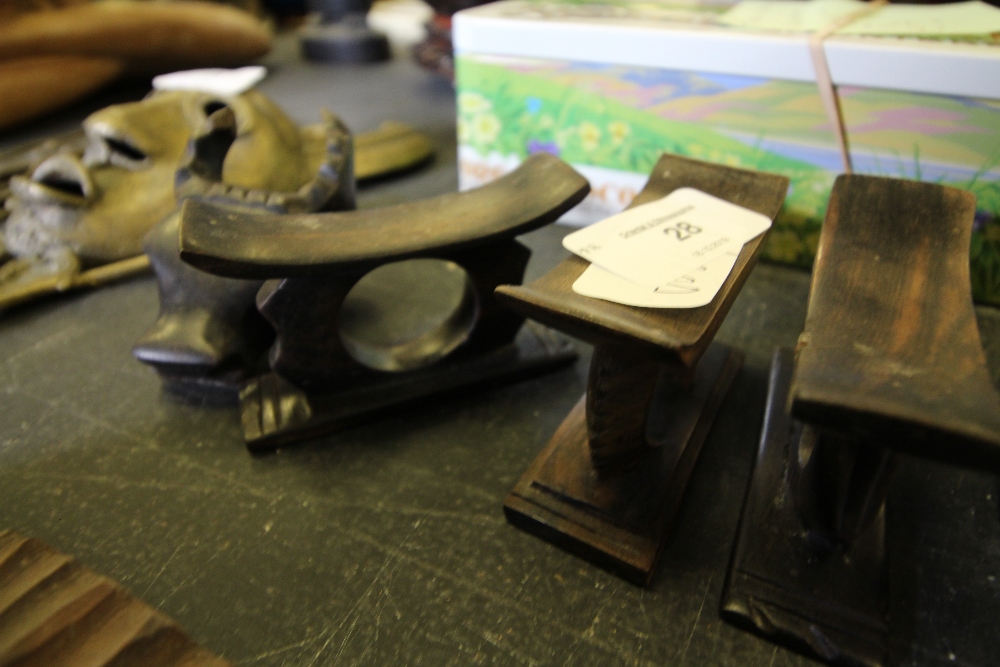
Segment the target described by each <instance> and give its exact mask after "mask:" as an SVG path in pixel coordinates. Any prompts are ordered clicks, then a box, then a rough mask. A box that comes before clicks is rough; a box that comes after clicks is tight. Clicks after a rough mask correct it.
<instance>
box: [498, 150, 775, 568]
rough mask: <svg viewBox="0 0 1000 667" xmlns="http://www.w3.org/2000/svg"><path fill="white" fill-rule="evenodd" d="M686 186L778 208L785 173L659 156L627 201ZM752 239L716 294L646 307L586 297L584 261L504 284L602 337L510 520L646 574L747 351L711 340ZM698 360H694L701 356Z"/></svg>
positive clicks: (566, 324)
mask: <svg viewBox="0 0 1000 667" xmlns="http://www.w3.org/2000/svg"><path fill="white" fill-rule="evenodd" d="M681 187H692V188H697V189H699V190H702V191H704V192H707V193H708V194H711V195H714V196H716V197H720V198H722V199H725V200H727V201H730V202H732V203H734V204H738V205H740V206H744V207H746V208H749V209H751V210H754V211H757V212H759V213H762V214H764V215H767V216H769V217H771V218H773V217H774V216H775V215H777V213H778V210H779V209H780V208H781V204H782V202H783V201H784V197H785V192H786V190H787V188H788V180H787V179H786V178H784V177H781V176H775V175H771V174H763V173H759V172H751V171H744V170H742V169H733V168H729V167H722V166H718V165H713V164H709V163H705V162H699V161H696V160H689V159H686V158H681V157H677V156H671V155H664V156H663V157H662V158H660V161H659V162H658V163H657V164H656V167H655V168H654V170H653V173H652V174H651V175H650V179H649V182H648V183H647V184H646V187H645V188H644V189H643V191H642V192H641V193H639V195H638V196H637V197H636V199H635V201H634V202H633V203H632V205H633V206H636V205H639V204H643V203H646V202H650V201H653V200H655V199H659V198H661V197H664V196H666V195H668V194H669V193H671V192H673V191H674V190H676V189H677V188H681ZM763 238H764V237H763V236H761V237H758V238H756V239H754V240H752V241H750V242H749V243H747V244H746V245H745V246H744V248H743V251H742V252H741V253H740V255H739V258H738V259H737V260H736V265H735V266H734V267H733V271H732V273H731V274H730V276H729V278H728V279H727V280H726V282H725V283H724V284H723V286H722V289H720V290H719V293H718V294H717V295H716V297H715V298H714V299H713V300H712V302H711V303H710V304H708V305H706V306H703V307H701V308H693V309H648V308H636V307H632V306H624V305H620V304H616V303H611V302H608V301H602V300H599V299H592V298H589V297H585V296H581V295H579V294H577V293H575V292H574V291H573V290H572V285H573V283H574V282H575V281H576V279H577V278H578V277H579V276H580V274H581V273H583V271H584V270H585V269H586V268H587V266H588V265H589V264H588V262H586V261H585V260H583V259H580V258H578V257H575V256H574V257H570V258H568V259H566V260H564V261H563V262H562V263H560V264H559V265H558V266H557V267H556V268H555V269H553V270H552V271H550V272H549V273H547V274H546V275H544V276H542V277H541V278H539V279H538V280H536V281H534V282H533V283H531V284H529V285H525V286H523V287H521V286H512V285H505V286H502V287H500V288H498V289H497V297H498V298H499V299H500V300H501V302H503V303H505V304H507V305H509V306H510V307H511V308H513V309H515V310H517V311H519V312H521V313H523V314H524V315H527V316H528V317H531V318H533V319H536V320H538V321H539V322H542V323H543V324H546V325H548V326H551V327H554V328H556V329H559V330H561V331H565V332H566V333H568V334H570V335H572V336H576V337H578V338H582V339H583V340H586V341H588V342H590V343H592V344H593V345H594V356H593V360H592V362H591V366H590V378H589V380H588V384H587V394H586V396H585V397H584V399H582V400H581V401H580V404H579V405H577V407H576V408H574V410H573V411H572V412H571V413H570V414H569V416H568V417H567V418H566V420H565V421H564V422H563V424H562V426H560V427H559V430H557V431H556V433H555V435H554V436H553V437H552V440H550V441H549V444H548V445H546V447H545V449H543V450H542V453H541V454H539V456H538V458H537V459H535V462H534V463H533V464H532V466H531V467H530V468H529V469H528V470H527V472H526V473H525V474H524V476H523V477H522V478H521V481H520V482H518V484H517V486H516V487H514V490H513V491H512V492H511V494H510V495H509V496H508V497H507V500H506V502H505V504H504V511H505V513H506V515H507V518H508V520H509V521H510V522H511V523H513V524H514V525H516V526H518V527H520V528H523V529H524V530H527V531H529V532H532V533H534V534H536V535H539V536H540V537H542V538H544V539H547V540H549V541H551V542H553V543H555V544H557V545H558V546H560V547H562V548H564V549H567V550H569V551H571V552H573V553H576V554H578V555H580V556H582V557H584V558H587V559H589V560H591V561H594V562H595V563H597V564H599V565H601V566H603V567H606V568H608V569H610V570H612V571H614V572H616V573H618V574H620V575H621V576H623V577H625V578H626V579H629V580H630V581H633V582H635V583H638V584H646V583H648V582H649V579H650V577H651V576H652V574H653V571H654V568H655V566H656V561H657V558H658V557H659V554H660V551H661V549H662V546H663V544H664V541H665V539H666V536H667V532H668V530H669V528H670V524H671V521H672V520H673V516H674V514H675V512H676V509H677V506H678V504H679V502H680V499H681V496H682V493H683V490H684V487H685V485H686V483H687V479H688V477H689V476H690V474H691V470H692V469H693V467H694V463H695V461H696V460H697V458H698V453H699V452H700V449H701V445H702V443H703V441H704V439H705V437H706V436H707V434H708V431H709V429H710V427H711V424H712V421H713V419H714V417H715V414H716V412H717V410H718V408H719V406H720V405H721V402H722V399H723V397H724V396H725V393H726V391H727V389H728V387H729V384H730V382H731V381H732V379H733V378H734V377H735V375H736V373H737V371H738V370H739V367H740V364H741V363H742V355H741V354H740V353H739V352H737V351H735V350H730V349H728V348H726V347H724V346H722V345H718V344H715V345H713V344H712V338H713V337H714V336H715V332H716V331H717V330H718V328H719V326H720V325H721V324H722V320H723V319H724V318H725V316H726V313H727V312H728V311H729V308H730V306H731V305H732V303H733V300H734V299H735V298H736V296H737V294H739V291H740V288H741V287H742V286H743V283H744V282H745V281H746V279H747V277H748V276H749V274H750V270H751V269H752V268H753V266H754V263H755V262H756V259H757V255H758V253H759V251H760V248H761V244H762V243H763ZM699 362H700V363H699Z"/></svg>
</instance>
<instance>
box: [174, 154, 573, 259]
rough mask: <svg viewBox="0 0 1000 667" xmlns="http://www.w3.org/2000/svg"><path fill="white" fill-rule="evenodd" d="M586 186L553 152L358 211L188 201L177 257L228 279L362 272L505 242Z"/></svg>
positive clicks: (556, 213)
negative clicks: (269, 209)
mask: <svg viewBox="0 0 1000 667" xmlns="http://www.w3.org/2000/svg"><path fill="white" fill-rule="evenodd" d="M589 191H590V185H589V184H588V183H587V180H586V179H585V178H583V177H582V176H580V175H579V174H578V173H577V172H576V171H574V170H573V168H572V167H570V166H569V165H568V164H566V163H565V162H563V161H562V160H559V159H558V158H556V157H553V156H551V155H547V154H542V155H535V156H532V157H531V158H529V159H528V160H526V161H525V162H524V163H523V164H522V165H521V166H520V167H518V168H517V169H516V170H515V171H513V172H511V173H510V174H508V175H506V176H504V177H503V178H501V179H499V180H497V181H494V182H493V183H490V184H489V185H485V186H483V187H481V188H477V189H475V190H470V191H467V192H459V193H451V194H445V195H440V196H438V197H431V198H429V199H423V200H419V201H416V202H411V203H406V204H400V205H397V206H389V207H384V208H377V209H368V210H363V211H350V212H342V213H315V214H302V215H280V214H265V213H248V212H246V211H240V210H238V209H236V210H234V209H231V208H223V207H217V206H213V205H211V204H207V203H204V202H196V201H188V202H185V205H184V208H183V210H182V214H181V257H182V258H183V259H184V261H186V262H188V263H190V264H192V265H193V266H196V267H198V268H201V269H204V270H206V271H209V272H211V273H216V274H219V275H226V276H231V277H235V278H285V277H291V276H313V275H330V274H357V273H364V272H366V271H369V270H371V269H373V268H375V267H378V266H380V265H382V264H385V263H387V262H395V261H401V260H404V259H412V258H415V257H435V256H440V255H441V253H442V252H449V251H450V252H454V251H461V250H467V249H472V248H474V247H476V246H481V245H484V244H487V243H490V242H494V241H502V240H509V239H512V238H514V237H515V236H517V235H518V234H523V233H524V232H528V231H531V230H532V229H537V228H539V227H542V226H544V225H547V224H549V223H551V222H554V221H555V220H557V219H558V218H559V217H560V216H561V215H562V214H563V213H565V212H566V211H568V210H569V209H571V208H573V207H574V206H576V205H577V204H578V203H579V202H580V201H581V200H582V199H583V198H584V197H585V196H586V195H587V193H588V192H589Z"/></svg>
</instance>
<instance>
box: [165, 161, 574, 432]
mask: <svg viewBox="0 0 1000 667" xmlns="http://www.w3.org/2000/svg"><path fill="white" fill-rule="evenodd" d="M589 189H590V186H589V185H588V183H587V181H586V179H584V178H583V177H582V176H580V175H579V174H577V173H576V172H575V171H574V170H573V169H572V168H571V167H569V165H567V164H566V163H564V162H562V161H561V160H559V159H558V158H555V157H552V156H550V155H539V156H535V157H532V158H530V159H529V160H527V161H526V162H525V163H524V164H522V165H521V167H519V168H518V169H517V170H516V171H514V172H512V173H511V174H508V175H507V176H505V177H504V178H502V179H500V180H498V181H495V182H494V183H491V184H490V185H487V186H484V187H482V188H479V189H477V190H472V191H469V192H464V193H457V194H449V195H443V196H440V197H434V198H431V199H425V200H422V201H418V202H414V203H410V204H402V205H399V206H394V207H387V208H381V209H371V210H365V211H350V212H342V213H322V214H300V215H280V214H260V213H253V212H248V211H245V210H244V211H241V210H238V209H229V208H222V207H218V206H212V205H210V204H207V203H204V202H198V201H188V202H186V203H185V206H184V209H183V211H182V221H181V257H182V259H184V260H185V261H186V262H188V263H190V264H192V265H194V266H196V267H198V268H201V269H203V270H206V271H209V272H211V273H216V274H219V275H225V276H228V277H233V278H257V279H262V278H263V279H266V282H265V283H264V284H263V287H261V289H260V291H259V292H258V294H257V308H258V310H259V311H260V313H261V314H262V315H263V316H264V317H265V318H266V319H267V320H268V322H270V324H271V325H272V326H273V327H274V329H275V331H276V332H277V338H276V340H275V343H274V345H273V346H272V348H271V353H270V366H271V371H272V376H264V377H262V378H258V379H255V380H252V381H251V382H250V383H249V384H248V385H247V386H246V387H245V389H244V390H243V392H242V394H241V408H242V412H243V424H244V435H245V437H246V440H247V444H248V446H249V447H250V448H251V449H255V450H262V449H269V448H274V447H276V446H278V445H280V444H284V443H288V442H291V441H294V440H298V439H301V438H304V437H309V436H314V435H318V434H320V433H324V432H328V431H331V430H334V429H336V428H340V427H343V426H345V425H347V424H349V423H353V422H356V421H358V420H359V419H361V418H367V417H371V416H373V415H375V414H378V413H381V412H384V411H385V410H387V409H388V408H391V407H393V406H398V405H400V404H402V403H409V402H412V401H416V400H420V399H424V398H427V397H429V396H432V395H440V394H441V393H445V392H452V391H455V390H456V389H458V388H460V387H469V386H482V385H485V384H496V383H499V382H510V381H514V380H518V379H522V378H526V377H530V376H532V375H537V374H539V373H544V372H547V371H550V370H553V369H554V368H558V367H561V366H565V365H568V364H570V363H572V362H573V360H574V359H575V358H576V357H575V353H573V352H572V350H571V349H570V348H569V346H567V345H565V344H560V343H555V344H553V343H552V342H551V336H550V335H548V334H542V335H541V337H539V336H533V335H522V336H521V337H520V338H517V339H516V338H515V337H516V336H517V333H518V330H519V329H520V328H521V325H522V324H523V322H524V318H523V317H521V316H519V315H517V314H515V313H512V312H510V311H508V310H506V309H504V308H502V307H501V306H500V304H499V303H498V302H497V301H496V299H495V298H494V295H493V291H494V288H496V287H497V286H498V285H500V284H503V283H511V282H514V283H519V282H520V281H521V280H522V278H523V276H524V270H525V267H526V266H527V263H528V258H529V257H530V255H531V252H530V251H529V250H528V249H527V248H526V247H524V246H523V245H521V244H520V243H519V242H518V241H517V240H516V239H515V236H517V235H518V234H522V233H524V232H527V231H530V230H532V229H536V228H538V227H542V226H544V225H546V224H548V223H550V222H554V221H555V220H556V219H557V218H559V216H561V215H562V214H563V213H565V212H566V211H567V210H569V209H570V208H572V207H573V206H575V205H576V204H577V203H579V202H580V201H581V200H582V199H583V198H584V197H585V196H586V194H587V192H588V191H589ZM422 258H430V259H438V260H445V261H448V262H451V265H452V266H454V267H455V270H456V271H464V274H465V289H464V294H463V296H462V299H461V301H460V303H459V304H458V305H457V307H456V308H455V310H454V311H453V312H452V313H451V314H450V315H449V316H448V317H447V318H446V319H445V320H444V321H443V322H441V323H440V325H439V326H437V327H436V328H434V329H431V330H430V331H427V332H425V333H424V334H422V335H420V336H419V337H417V338H414V339H410V340H405V341H402V342H396V343H394V344H387V345H381V346H372V345H367V344H360V343H359V342H358V341H355V340H353V339H351V338H350V337H348V336H345V335H344V333H343V328H342V322H341V320H342V319H343V318H344V309H343V305H344V301H345V299H346V298H347V296H348V294H349V293H350V291H351V290H352V289H353V288H354V286H355V285H356V284H357V283H358V282H359V281H360V280H361V279H362V278H363V277H364V276H365V275H367V274H368V273H369V272H371V271H373V270H375V269H377V268H379V267H381V266H384V265H386V264H389V263H394V262H401V261H403V260H409V259H422Z"/></svg>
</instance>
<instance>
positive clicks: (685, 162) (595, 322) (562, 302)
mask: <svg viewBox="0 0 1000 667" xmlns="http://www.w3.org/2000/svg"><path fill="white" fill-rule="evenodd" d="M681 187H691V188H697V189H699V190H702V191H703V192H707V193H708V194H710V195H714V196H716V197H720V198H722V199H725V200H727V201H730V202H732V203H734V204H737V205H739V206H743V207H745V208H749V209H751V210H753V211H757V212H758V213H762V214H764V215H766V216H768V217H770V218H772V219H773V218H774V216H775V215H777V214H778V211H779V210H780V208H781V203H782V202H783V201H784V198H785V192H786V190H787V189H788V179H787V178H785V177H784V176H777V175H774V174H765V173H761V172H753V171H746V170H744V169H735V168H732V167H722V166H719V165H713V164H709V163H707V162H700V161H698V160H691V159H688V158H683V157H679V156H676V155H664V156H663V157H661V158H660V160H659V161H658V162H657V163H656V167H654V169H653V172H652V173H651V174H650V177H649V181H648V182H647V184H646V187H645V188H643V190H642V192H641V193H639V195H638V196H637V197H636V198H635V200H634V201H633V202H632V206H638V205H640V204H645V203H647V202H651V201H654V200H656V199H660V198H662V197H665V196H666V195H668V194H670V193H671V192H673V191H674V190H676V189H677V188H681ZM762 242H763V237H758V238H756V239H753V240H752V241H750V242H749V243H747V244H746V245H745V246H744V247H743V251H742V252H741V253H740V256H739V258H738V259H737V260H736V265H735V266H734V267H733V271H732V273H731V274H730V275H729V278H728V279H727V280H726V282H725V283H724V284H723V286H722V289H720V290H719V293H718V294H717V295H716V297H715V298H714V299H713V300H712V302H711V303H710V304H708V305H706V306H703V307H701V308H690V309H654V308H635V307H632V306H624V305H621V304H617V303H611V302H610V301H603V300H600V299H592V298H590V297H586V296H582V295H580V294H577V293H576V292H574V291H573V283H574V282H576V279H577V278H579V277H580V274H582V273H583V272H584V271H585V270H586V268H587V267H588V266H589V265H590V263H589V262H587V261H586V260H585V259H582V258H580V257H576V256H573V257H569V258H567V259H566V260H564V261H563V262H562V263H560V264H559V265H558V266H557V267H556V268H554V269H553V270H552V271H549V272H548V273H547V274H545V275H544V276H542V277H541V278H539V279H538V280H536V281H534V282H532V283H530V284H528V285H524V286H510V285H505V286H503V287H501V288H500V289H499V290H497V297H498V298H499V299H500V300H501V302H502V303H505V304H507V305H508V306H510V307H511V308H514V309H515V310H518V311H519V312H521V313H523V314H525V315H527V316H528V317H531V318H533V319H536V320H538V321H539V322H542V323H543V324H546V325H548V326H551V327H554V328H556V329H559V330H561V331H565V332H566V333H568V334H570V335H572V336H576V337H577V338H582V339H583V340H586V341H587V342H590V343H594V344H601V343H612V344H625V345H629V346H631V347H633V348H634V349H636V350H637V351H642V352H643V353H645V354H647V355H650V356H652V357H654V358H657V359H659V360H662V361H668V362H677V361H679V362H680V363H682V364H684V365H686V366H693V365H694V364H695V363H697V361H698V358H699V357H700V356H701V355H702V353H704V351H705V348H706V347H708V344H709V343H710V342H711V340H712V336H714V335H715V332H716V331H717V330H718V328H719V326H720V325H721V324H722V320H723V319H724V318H725V316H726V313H727V312H728V310H729V307H730V306H731V305H732V303H733V300H734V299H735V298H736V295H737V294H739V291H740V288H741V287H742V286H743V283H744V282H745V281H746V278H747V276H748V275H749V269H750V268H752V267H753V265H754V262H755V261H756V259H757V255H758V254H759V252H760V249H761V244H762Z"/></svg>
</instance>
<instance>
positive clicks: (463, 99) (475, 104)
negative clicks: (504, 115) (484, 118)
mask: <svg viewBox="0 0 1000 667" xmlns="http://www.w3.org/2000/svg"><path fill="white" fill-rule="evenodd" d="M492 108H493V103H492V102H490V101H489V100H488V99H486V98H485V97H483V96H482V95H480V94H479V93H468V92H466V93H459V94H458V111H459V113H464V114H469V115H471V116H475V115H476V114H479V113H483V112H486V111H489V110H490V109H492Z"/></svg>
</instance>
